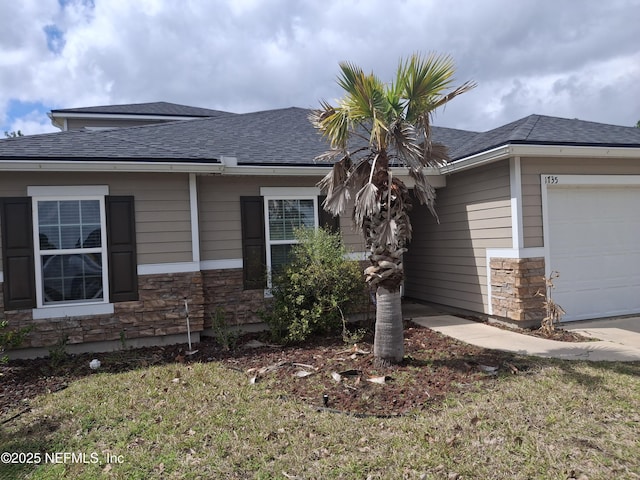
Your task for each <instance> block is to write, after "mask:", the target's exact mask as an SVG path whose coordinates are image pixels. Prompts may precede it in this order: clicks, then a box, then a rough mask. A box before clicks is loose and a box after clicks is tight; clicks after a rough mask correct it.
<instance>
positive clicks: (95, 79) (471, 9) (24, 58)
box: [0, 0, 640, 134]
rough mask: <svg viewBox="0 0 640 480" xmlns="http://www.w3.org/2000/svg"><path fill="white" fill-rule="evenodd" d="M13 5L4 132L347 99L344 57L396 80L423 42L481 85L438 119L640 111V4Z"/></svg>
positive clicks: (212, 0) (6, 36) (4, 67)
mask: <svg viewBox="0 0 640 480" xmlns="http://www.w3.org/2000/svg"><path fill="white" fill-rule="evenodd" d="M0 1H2V12H3V15H2V17H0V51H1V52H2V55H0V133H1V132H4V131H14V130H21V131H22V132H23V133H26V134H38V133H46V132H51V131H55V128H54V127H53V126H52V125H51V123H50V120H49V119H48V117H47V115H46V113H47V112H48V111H50V110H51V109H54V108H71V107H82V106H92V105H104V104H118V103H137V102H153V101H168V102H175V103H181V104H186V105H194V106H201V107H207V108H214V109H219V110H229V111H234V112H246V111H253V110H262V109H269V108H282V107H289V106H299V107H305V108H308V107H315V106H317V105H318V102H319V100H320V99H327V100H329V101H333V100H334V99H335V98H337V97H338V96H339V95H340V91H339V89H338V87H337V86H336V83H335V78H336V75H337V73H338V62H340V61H344V60H347V61H351V62H354V63H356V64H359V65H360V66H362V67H363V68H364V69H365V70H367V71H369V70H373V71H375V72H376V73H377V74H378V75H379V76H380V77H381V78H382V79H383V80H390V79H391V78H392V76H393V74H394V71H395V68H396V66H397V63H398V60H399V58H400V57H402V56H407V55H409V54H411V53H413V52H416V51H420V52H425V53H428V52H432V51H434V52H438V53H446V54H449V55H451V56H452V57H453V59H454V61H455V63H456V65H457V78H458V79H459V83H462V82H463V81H465V80H474V81H476V82H477V83H478V88H476V89H475V90H473V91H472V92H469V93H467V94H465V95H463V96H461V97H459V98H456V99H455V101H454V102H452V103H451V104H449V105H448V106H447V108H446V110H444V111H441V112H439V113H438V114H437V116H436V119H435V121H436V124H439V125H443V126H449V127H457V128H463V129H469V130H487V129H490V128H494V127H496V126H499V125H502V124H505V123H508V122H511V121H514V120H517V119H519V118H522V117H524V116H527V115H530V114H532V113H537V114H543V115H553V116H559V117H567V118H580V119H584V120H591V121H597V122H603V123H613V124H618V125H630V126H632V125H635V124H636V122H637V121H638V120H640V42H639V41H638V38H637V32H638V28H637V22H638V19H639V18H640V0H608V1H606V2H603V1H601V0H581V1H579V2H578V1H575V0H555V1H551V0H547V1H544V0H518V1H513V0H483V1H482V2H478V1H477V0H459V1H458V2H456V3H455V7H453V6H452V5H453V4H452V3H446V2H442V1H436V0H397V1H391V0H353V1H346V0H305V1H298V0H268V1H266V0H183V1H179V2H178V1H173V0H137V1H135V2H132V1H128V0H94V1H91V0H22V1H19V2H18V1H10V0H0Z"/></svg>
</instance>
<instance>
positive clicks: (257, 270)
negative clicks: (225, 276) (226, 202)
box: [240, 197, 267, 290]
mask: <svg viewBox="0 0 640 480" xmlns="http://www.w3.org/2000/svg"><path fill="white" fill-rule="evenodd" d="M240 219H241V223H242V266H243V267H242V268H243V280H244V288H245V290H256V289H259V288H265V287H266V286H267V276H266V264H267V253H266V247H265V239H264V200H263V198H262V197H240Z"/></svg>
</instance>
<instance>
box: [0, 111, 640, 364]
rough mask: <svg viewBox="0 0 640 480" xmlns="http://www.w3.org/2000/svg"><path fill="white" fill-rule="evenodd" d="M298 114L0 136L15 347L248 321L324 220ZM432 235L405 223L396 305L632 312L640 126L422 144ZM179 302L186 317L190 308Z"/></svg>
mask: <svg viewBox="0 0 640 480" xmlns="http://www.w3.org/2000/svg"><path fill="white" fill-rule="evenodd" d="M308 114H309V111H308V110H305V109H301V108H285V109H280V110H269V111H263V112H255V113H246V114H234V113H227V112H220V111H216V110H208V109H201V108H194V107H187V106H182V105H175V104H170V103H163V102H160V103H150V104H133V105H115V106H105V107H90V108H75V109H63V110H53V111H52V112H51V113H50V117H51V119H52V122H53V123H54V125H57V126H59V127H60V128H61V129H62V130H63V131H61V132H58V133H53V134H45V135H34V136H27V137H18V138H8V139H4V140H0V172H1V173H0V199H1V200H0V230H1V237H0V238H1V241H0V249H1V251H2V260H1V263H0V282H1V283H2V285H3V288H2V295H0V312H2V314H3V315H4V317H5V319H6V320H7V321H8V322H9V325H10V326H11V327H22V326H32V328H33V329H32V332H31V333H30V334H29V336H28V339H27V341H26V344H25V347H27V348H29V349H30V350H29V353H30V354H40V353H46V350H47V348H48V347H49V346H50V345H52V344H55V343H56V342H60V341H63V340H64V341H66V342H67V344H68V346H69V349H70V350H73V349H76V350H82V349H84V350H98V349H110V348H116V347H118V346H120V345H122V344H125V345H143V344H145V343H151V342H153V343H157V342H167V343H169V342H177V341H184V338H185V333H186V328H187V326H186V317H187V313H186V311H187V309H188V315H189V321H190V327H191V330H192V335H193V338H194V339H195V340H197V339H198V338H199V335H200V333H203V332H204V333H207V329H209V328H210V327H211V317H212V316H213V315H215V314H216V312H218V311H223V312H225V314H226V316H227V318H228V319H229V320H230V321H231V323H234V324H252V323H256V322H259V321H260V319H259V316H258V315H257V312H258V311H259V310H260V309H261V308H262V307H263V305H264V298H265V288H266V287H267V280H268V279H267V277H266V276H265V274H264V272H265V266H266V267H267V269H271V268H272V267H274V266H276V265H278V264H279V263H281V262H283V261H284V260H285V258H286V253H287V249H288V248H289V247H288V245H290V244H291V243H292V236H291V234H292V231H291V228H292V226H297V225H306V226H318V225H323V224H328V225H332V226H333V227H337V228H340V231H341V232H342V234H343V237H344V240H345V243H346V244H347V246H348V247H349V248H350V249H351V250H352V251H353V252H354V253H353V256H354V258H359V259H364V258H365V252H364V246H363V241H362V239H361V238H360V236H359V235H358V234H356V233H355V232H354V231H353V229H352V227H351V220H350V218H348V217H347V218H340V219H338V218H331V217H330V216H329V215H327V214H326V213H325V212H324V211H323V210H322V208H321V201H322V199H321V192H320V191H319V190H318V188H317V187H316V183H317V182H318V180H320V178H322V176H324V174H325V173H326V172H327V171H328V169H329V166H328V165H324V164H318V163H314V160H313V159H314V157H315V156H316V155H317V154H319V153H321V152H323V151H325V150H326V149H327V145H326V143H325V142H324V140H323V139H322V138H321V137H320V136H319V135H318V134H317V133H316V131H315V130H314V129H313V127H312V126H311V124H310V123H309V121H308V119H307V116H308ZM433 135H434V138H435V140H436V141H439V142H442V143H445V144H446V145H448V146H449V150H450V155H451V158H452V161H451V162H450V163H449V164H448V165H447V166H446V167H443V168H441V169H438V170H433V171H431V172H428V173H429V175H430V179H431V181H432V183H433V185H434V186H436V187H437V189H438V190H437V193H438V199H437V202H436V208H437V210H438V214H439V219H440V223H439V224H438V223H437V222H436V221H435V219H433V218H432V217H431V215H430V214H429V213H428V211H427V210H426V209H425V208H422V207H415V208H414V210H413V211H412V214H411V215H412V223H413V228H414V236H413V241H412V243H411V245H410V249H409V252H408V253H406V254H405V255H406V259H405V262H404V263H405V268H406V280H405V285H404V294H405V296H407V297H410V298H414V299H417V300H422V301H426V302H432V303H437V304H440V305H442V306H448V307H451V308H457V309H463V310H467V311H471V312H479V313H483V314H486V315H492V316H495V317H499V318H505V319H510V320H514V321H536V320H537V321H539V320H540V319H541V318H542V316H543V311H542V308H541V305H542V303H541V302H542V298H541V297H539V296H536V292H538V291H539V290H541V289H543V287H544V282H543V279H542V277H543V275H547V276H548V275H549V274H550V273H551V272H552V271H558V272H559V274H560V277H559V278H558V279H557V280H556V281H555V283H556V287H557V288H556V289H555V291H554V299H555V300H556V302H557V303H558V304H560V305H561V306H562V307H563V308H564V309H565V310H566V312H567V314H566V316H565V319H566V320H579V319H586V318H596V317H607V316H614V315H625V314H637V313H640V295H637V292H638V290H639V289H640V244H639V243H638V242H637V241H636V239H637V238H640V208H638V207H640V129H637V128H632V127H621V126H613V125H604V124H598V123H592V122H585V121H581V120H569V119H562V118H554V117H546V116H541V115H531V116H529V117H526V118H523V119H521V120H518V121H516V122H513V123H510V124H508V125H504V126H502V127H499V128H497V129H494V130H490V131H487V132H469V131H463V130H456V129H450V128H438V127H435V128H434V129H433ZM185 302H186V308H185Z"/></svg>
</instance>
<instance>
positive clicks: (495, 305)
mask: <svg viewBox="0 0 640 480" xmlns="http://www.w3.org/2000/svg"><path fill="white" fill-rule="evenodd" d="M489 267H490V269H491V306H492V309H493V315H494V316H496V317H498V318H499V319H500V318H501V319H505V320H511V321H515V322H518V323H521V324H525V323H526V324H527V325H535V324H538V325H539V324H540V321H541V320H542V319H543V318H544V315H545V313H544V297H543V296H540V295H538V292H544V291H545V280H544V275H545V268H544V267H545V265H544V258H542V257H535V258H492V259H491V261H490V265H489Z"/></svg>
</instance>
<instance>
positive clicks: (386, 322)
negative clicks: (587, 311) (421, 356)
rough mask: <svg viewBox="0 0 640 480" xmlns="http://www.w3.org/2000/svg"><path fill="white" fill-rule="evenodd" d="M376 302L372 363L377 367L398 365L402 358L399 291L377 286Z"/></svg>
mask: <svg viewBox="0 0 640 480" xmlns="http://www.w3.org/2000/svg"><path fill="white" fill-rule="evenodd" d="M376 301H377V306H376V331H375V338H374V342H373V356H374V363H375V365H376V366H377V367H388V366H390V365H393V364H396V363H400V362H401V361H402V359H403V358H404V334H403V331H404V328H403V325H402V304H401V297H400V289H394V291H389V290H387V289H386V288H385V287H383V286H378V288H377V291H376Z"/></svg>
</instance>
